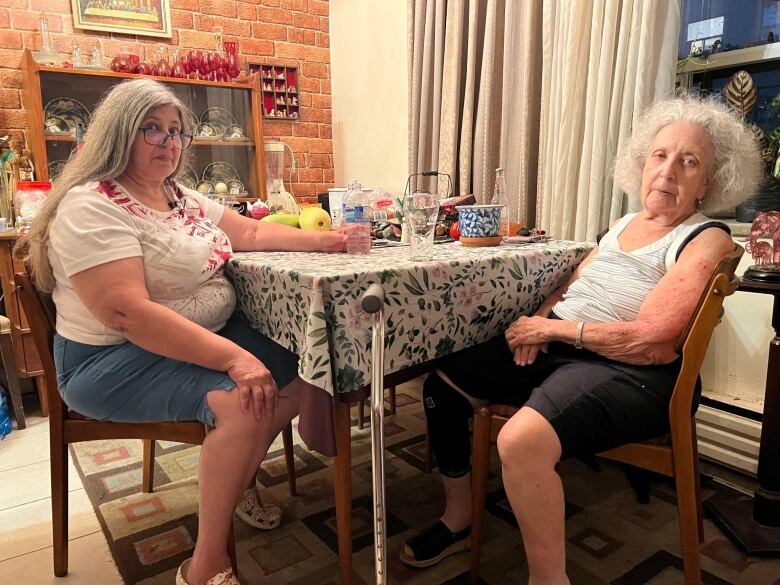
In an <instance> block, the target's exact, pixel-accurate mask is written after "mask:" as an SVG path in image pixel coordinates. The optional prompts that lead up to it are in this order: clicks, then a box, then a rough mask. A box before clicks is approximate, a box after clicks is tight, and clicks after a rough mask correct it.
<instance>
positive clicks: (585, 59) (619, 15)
mask: <svg viewBox="0 0 780 585" xmlns="http://www.w3.org/2000/svg"><path fill="white" fill-rule="evenodd" d="M542 13H543V14H542V20H543V26H542V39H543V47H542V91H541V111H540V119H541V127H540V141H539V142H540V144H539V147H540V152H539V169H538V173H539V174H538V202H537V224H538V225H541V226H542V227H544V228H545V229H546V230H547V231H548V232H549V233H550V234H552V235H553V236H555V237H558V238H569V239H574V240H595V238H596V235H597V234H598V232H599V231H600V230H601V229H603V228H604V227H606V226H607V225H608V224H609V223H610V222H611V221H613V220H615V219H617V218H619V217H620V216H622V215H623V214H624V213H626V212H627V211H630V210H632V209H635V205H636V203H634V202H628V201H627V200H626V198H625V196H624V195H623V194H622V193H621V192H620V191H619V190H618V189H616V188H615V187H613V184H612V164H613V160H614V156H615V152H616V148H617V144H618V142H619V141H620V139H621V138H623V137H624V136H625V135H627V134H628V133H629V132H630V130H631V126H632V124H633V122H634V120H635V119H636V118H637V117H638V116H639V115H640V114H641V113H642V111H643V109H644V108H645V107H646V106H648V105H649V104H651V103H652V102H653V101H655V100H656V99H662V98H664V97H668V96H670V95H672V93H673V91H674V73H675V64H676V60H677V55H676V54H677V37H678V35H679V29H680V0H567V1H566V2H558V1H552V0H548V1H545V2H544V3H543V9H542Z"/></svg>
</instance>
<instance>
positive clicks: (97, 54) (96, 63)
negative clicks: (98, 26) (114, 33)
mask: <svg viewBox="0 0 780 585" xmlns="http://www.w3.org/2000/svg"><path fill="white" fill-rule="evenodd" d="M91 63H92V66H93V67H101V68H102V67H103V51H102V50H101V49H100V41H98V42H97V43H95V47H94V48H93V49H92V59H91Z"/></svg>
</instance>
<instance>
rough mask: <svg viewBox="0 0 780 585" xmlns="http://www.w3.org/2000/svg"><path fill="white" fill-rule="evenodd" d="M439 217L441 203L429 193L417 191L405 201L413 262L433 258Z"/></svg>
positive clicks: (405, 213) (405, 215)
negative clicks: (434, 238) (434, 239)
mask: <svg viewBox="0 0 780 585" xmlns="http://www.w3.org/2000/svg"><path fill="white" fill-rule="evenodd" d="M438 217H439V201H438V200H437V199H436V196H434V195H433V194H432V193H429V192H428V191H415V192H414V193H412V194H411V195H408V196H407V197H406V201H404V219H405V220H406V223H407V227H408V229H409V251H410V256H411V259H412V260H430V259H431V258H432V257H433V236H434V233H435V228H436V220H437V219H438Z"/></svg>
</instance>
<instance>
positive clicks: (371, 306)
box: [360, 284, 387, 585]
mask: <svg viewBox="0 0 780 585" xmlns="http://www.w3.org/2000/svg"><path fill="white" fill-rule="evenodd" d="M360 303H361V305H362V306H363V310H364V311H365V312H366V313H370V314H371V315H372V319H373V321H372V330H373V336H372V340H371V473H372V477H373V486H374V565H375V571H376V585H386V583H387V555H386V551H387V537H386V534H385V459H384V456H385V429H384V415H385V405H384V371H385V341H384V340H385V318H384V315H383V311H382V307H383V306H384V304H385V289H383V288H382V287H381V286H379V285H378V284H372V285H371V286H369V287H368V290H366V292H365V293H363V298H362V299H361V301H360Z"/></svg>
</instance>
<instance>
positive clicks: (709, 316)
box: [471, 246, 743, 585]
mask: <svg viewBox="0 0 780 585" xmlns="http://www.w3.org/2000/svg"><path fill="white" fill-rule="evenodd" d="M742 254H743V249H742V248H741V247H740V246H736V249H735V250H734V251H733V252H731V253H730V254H728V255H727V256H725V257H724V258H723V259H722V260H721V261H720V263H719V264H718V266H717V267H716V268H715V270H714V272H713V275H712V277H711V278H710V280H709V283H708V284H707V287H706V288H705V290H704V292H703V293H702V296H701V299H700V300H699V304H698V306H697V308H696V310H695V311H694V312H693V316H692V317H691V320H690V321H689V322H688V325H687V326H686V327H685V330H684V331H683V332H682V334H681V335H680V339H679V340H678V342H677V352H678V353H680V354H681V355H682V366H681V369H680V374H679V376H678V377H677V383H676V384H675V387H674V391H673V393H672V398H671V401H670V403H669V425H670V429H671V433H670V434H669V435H666V436H664V437H659V438H657V439H653V440H651V441H646V442H642V443H630V444H628V445H623V446H622V447H618V448H616V449H611V450H609V451H605V452H603V453H600V454H599V456H600V457H605V458H607V459H612V460H615V461H619V462H621V463H626V464H629V465H634V466H636V467H640V468H642V469H646V470H649V471H653V472H656V473H660V474H663V475H666V476H667V477H672V478H674V480H675V486H676V491H677V508H678V513H679V523H680V546H681V549H682V560H683V568H684V573H685V583H686V584H689V585H692V584H694V583H695V584H696V585H698V584H699V583H701V559H700V557H699V544H700V543H701V542H702V541H703V540H704V531H703V523H702V509H701V493H700V484H699V455H698V449H697V444H696V420H695V418H694V416H693V415H692V414H691V412H692V410H693V395H694V390H695V386H696V380H697V379H698V376H699V370H700V369H701V364H702V362H703V361H704V356H705V354H706V352H707V346H708V345H709V342H710V338H711V337H712V332H713V330H714V329H715V327H716V325H717V324H718V323H719V322H720V318H721V316H722V315H723V300H724V298H725V297H726V296H728V295H730V294H732V293H733V292H734V291H735V290H736V283H735V282H734V281H733V280H732V279H733V278H734V271H735V270H736V268H737V264H738V263H739V260H740V258H741V257H742ZM517 410H518V409H517V408H514V407H510V406H506V405H491V406H486V407H482V408H480V409H478V411H477V413H476V415H475V417H474V438H473V441H474V448H473V456H472V457H473V464H472V493H473V499H472V532H471V582H472V583H473V584H476V583H477V580H478V578H479V564H480V553H481V547H482V528H483V523H484V518H485V493H486V491H487V475H488V463H489V457H490V445H491V444H495V442H496V438H497V437H498V433H499V431H500V430H501V427H503V426H504V424H505V423H506V422H507V421H508V420H509V418H510V417H511V416H512V415H513V414H514V413H515V412H517Z"/></svg>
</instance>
